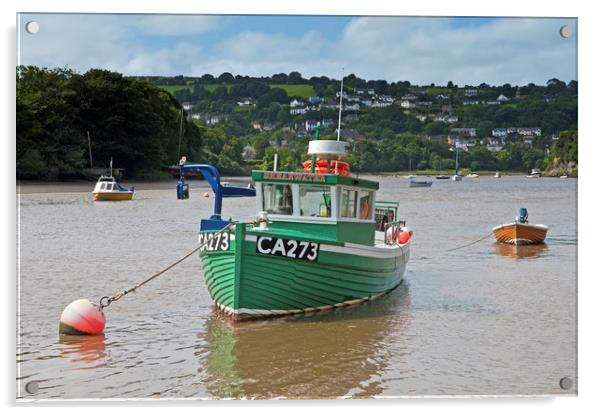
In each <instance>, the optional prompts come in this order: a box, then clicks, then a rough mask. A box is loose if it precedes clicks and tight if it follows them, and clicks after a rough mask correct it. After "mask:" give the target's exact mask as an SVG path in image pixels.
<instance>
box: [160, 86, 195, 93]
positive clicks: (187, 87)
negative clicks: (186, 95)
mask: <svg viewBox="0 0 602 415" xmlns="http://www.w3.org/2000/svg"><path fill="white" fill-rule="evenodd" d="M159 88H161V89H164V90H166V91H167V92H169V93H170V94H173V93H174V92H176V91H179V90H181V89H190V90H192V85H159Z"/></svg>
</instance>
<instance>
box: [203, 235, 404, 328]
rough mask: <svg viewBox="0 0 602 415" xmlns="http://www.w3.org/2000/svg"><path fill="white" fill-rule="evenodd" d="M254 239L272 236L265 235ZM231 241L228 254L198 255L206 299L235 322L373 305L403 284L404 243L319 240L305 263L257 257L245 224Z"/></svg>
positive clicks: (272, 257) (253, 241)
mask: <svg viewBox="0 0 602 415" xmlns="http://www.w3.org/2000/svg"><path fill="white" fill-rule="evenodd" d="M259 235H261V236H271V235H270V233H269V232H262V233H261V234H259ZM278 237H282V233H279V234H278ZM230 238H231V239H230V240H231V243H230V247H229V250H227V251H202V252H201V254H200V256H201V259H202V263H203V270H204V274H205V279H206V283H207V287H208V289H209V292H210V294H211V297H212V298H213V300H214V301H215V303H216V305H217V307H219V309H220V310H222V311H223V312H224V313H225V314H227V315H229V316H231V317H232V318H234V319H236V320H244V319H253V318H266V317H274V316H281V315H289V314H296V313H304V312H315V311H321V310H327V309H330V308H334V307H343V306H348V305H352V304H357V303H360V302H363V301H368V300H373V299H375V298H378V297H380V296H382V295H384V294H386V293H388V292H389V291H391V290H393V289H394V288H396V287H397V286H398V285H399V284H400V283H401V282H402V279H403V274H404V271H405V268H406V264H407V262H408V260H409V256H410V248H409V244H406V245H404V246H398V245H385V244H380V245H379V244H375V245H373V246H363V245H359V244H349V243H341V242H337V241H330V243H329V242H328V241H322V242H321V243H320V250H319V254H318V256H317V258H316V260H314V261H309V260H306V259H297V258H289V257H286V256H275V255H266V254H262V253H259V252H258V250H257V249H256V244H257V238H258V234H253V233H252V232H246V231H245V227H244V225H238V226H237V227H236V231H235V232H234V233H233V234H232V235H231V236H230ZM291 239H294V238H291ZM308 240H310V239H308Z"/></svg>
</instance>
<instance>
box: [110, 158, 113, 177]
mask: <svg viewBox="0 0 602 415" xmlns="http://www.w3.org/2000/svg"><path fill="white" fill-rule="evenodd" d="M109 168H110V170H111V174H110V176H111V177H113V157H111V162H110V163H109Z"/></svg>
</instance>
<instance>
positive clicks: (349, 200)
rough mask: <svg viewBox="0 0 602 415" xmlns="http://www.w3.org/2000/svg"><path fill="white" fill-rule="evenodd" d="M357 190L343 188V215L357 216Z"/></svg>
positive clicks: (347, 216) (346, 216)
mask: <svg viewBox="0 0 602 415" xmlns="http://www.w3.org/2000/svg"><path fill="white" fill-rule="evenodd" d="M356 200H357V191H355V190H349V189H343V193H342V197H341V217H343V218H355V217H356V215H357V212H356V211H357V206H356Z"/></svg>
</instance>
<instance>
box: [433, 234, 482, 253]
mask: <svg viewBox="0 0 602 415" xmlns="http://www.w3.org/2000/svg"><path fill="white" fill-rule="evenodd" d="M491 234H493V232H492V231H489V232H488V233H487V235H485V236H483V237H482V238H479V239H477V240H476V241H473V242H471V243H469V244H466V245H461V246H458V247H456V248H451V249H446V250H445V252H451V251H456V250H458V249H462V248H466V247H469V246H471V245H474V244H476V243H478V242H481V241H482V240H483V239H486V238H488V237H489V236H491Z"/></svg>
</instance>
